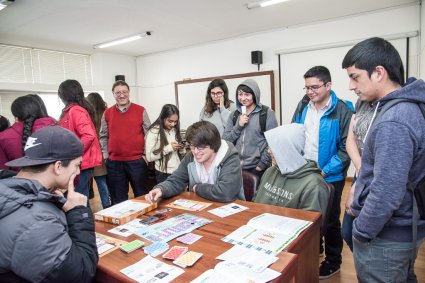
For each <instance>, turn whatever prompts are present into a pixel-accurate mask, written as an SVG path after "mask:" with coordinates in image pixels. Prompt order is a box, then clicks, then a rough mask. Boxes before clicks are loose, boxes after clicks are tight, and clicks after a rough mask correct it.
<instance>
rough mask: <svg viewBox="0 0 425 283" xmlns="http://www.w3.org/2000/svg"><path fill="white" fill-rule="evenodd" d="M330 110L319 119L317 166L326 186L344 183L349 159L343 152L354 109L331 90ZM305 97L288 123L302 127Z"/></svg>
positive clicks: (308, 100) (345, 151) (306, 102)
mask: <svg viewBox="0 0 425 283" xmlns="http://www.w3.org/2000/svg"><path fill="white" fill-rule="evenodd" d="M331 98H332V107H331V108H330V109H329V110H328V111H326V113H325V114H324V115H323V116H322V118H321V119H320V129H319V160H318V163H319V166H320V168H321V169H322V171H323V172H324V173H325V174H326V178H325V180H326V182H329V183H331V182H337V181H342V180H344V178H345V176H346V175H347V170H348V167H349V166H350V157H349V156H348V154H347V150H346V148H345V142H346V141H347V136H348V128H349V126H350V120H351V116H352V115H353V111H354V107H353V104H352V103H351V102H350V101H342V100H341V99H339V98H338V97H337V96H336V94H335V92H334V91H333V90H331ZM309 102H310V99H309V98H308V96H307V95H305V96H304V97H303V99H302V100H301V101H300V102H299V103H298V106H297V109H296V110H295V113H294V116H293V117H292V123H298V124H304V121H305V117H306V115H307V109H308V107H307V105H308V103H309Z"/></svg>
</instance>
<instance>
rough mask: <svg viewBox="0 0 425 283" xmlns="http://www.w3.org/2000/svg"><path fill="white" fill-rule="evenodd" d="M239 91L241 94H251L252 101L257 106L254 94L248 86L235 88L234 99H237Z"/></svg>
mask: <svg viewBox="0 0 425 283" xmlns="http://www.w3.org/2000/svg"><path fill="white" fill-rule="evenodd" d="M239 91H243V92H245V93H250V94H252V101H253V102H254V103H255V104H257V99H256V98H255V93H254V91H253V90H252V88H250V87H249V86H247V85H243V84H241V85H239V86H238V87H237V88H236V97H238V93H239Z"/></svg>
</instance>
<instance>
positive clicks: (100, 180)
mask: <svg viewBox="0 0 425 283" xmlns="http://www.w3.org/2000/svg"><path fill="white" fill-rule="evenodd" d="M94 180H95V181H96V185H97V189H98V191H99V195H100V201H101V202H102V207H103V208H107V207H110V206H111V200H110V198H109V191H108V185H107V184H106V175H103V176H94Z"/></svg>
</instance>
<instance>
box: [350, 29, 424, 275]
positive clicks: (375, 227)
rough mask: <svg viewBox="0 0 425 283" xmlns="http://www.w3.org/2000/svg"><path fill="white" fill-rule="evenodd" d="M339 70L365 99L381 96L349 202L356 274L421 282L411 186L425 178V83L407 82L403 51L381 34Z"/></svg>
mask: <svg viewBox="0 0 425 283" xmlns="http://www.w3.org/2000/svg"><path fill="white" fill-rule="evenodd" d="M342 67H343V68H344V69H346V70H347V74H348V76H349V78H350V83H349V88H350V90H353V91H354V92H355V93H356V94H357V95H358V96H359V98H360V99H361V100H362V101H376V106H375V111H376V113H377V114H376V116H374V117H373V118H372V122H371V123H372V126H371V127H370V128H369V129H368V131H367V133H366V139H365V142H364V148H363V152H362V163H361V168H360V174H359V177H358V179H357V182H356V190H355V192H354V200H353V204H352V205H351V211H352V212H353V214H354V216H355V217H356V218H355V219H354V222H353V257H354V265H355V267H356V273H357V279H358V281H359V282H368V283H369V282H417V278H416V275H415V272H414V266H415V260H416V256H417V253H418V250H419V247H420V245H421V244H422V243H423V239H424V237H425V221H424V220H423V219H417V217H416V214H417V210H416V209H415V205H414V203H415V202H414V200H413V198H415V196H414V195H413V192H412V188H416V186H417V185H418V184H419V183H420V182H421V181H422V182H423V181H424V180H425V171H424V164H425V120H424V115H423V113H422V111H421V109H420V107H419V106H420V105H419V104H420V103H421V104H424V103H425V96H424V93H425V83H424V81H423V80H416V79H414V78H411V79H409V80H408V83H407V84H406V85H404V67H403V62H402V60H401V57H400V54H399V53H398V52H397V49H395V47H394V46H393V45H392V44H391V43H390V42H388V41H386V40H385V39H382V38H377V37H374V38H369V39H366V40H364V41H361V42H360V43H358V44H356V45H355V46H354V47H353V48H351V49H350V50H349V51H348V53H347V54H346V55H345V57H344V60H343V61H342ZM400 99H401V100H404V101H400ZM406 100H407V101H406ZM397 101H398V102H400V103H396V104H393V105H392V106H391V107H389V108H387V107H388V105H391V104H392V103H393V102H397ZM381 107H382V108H381ZM385 108H387V109H386V110H384V109H385ZM412 214H413V215H414V216H412ZM415 222H416V224H414V223H415ZM414 225H417V227H416V228H417V229H416V230H417V231H416V233H414V232H413V229H412V228H413V227H414ZM412 226H413V227H412ZM415 237H416V239H415V240H414V238H415Z"/></svg>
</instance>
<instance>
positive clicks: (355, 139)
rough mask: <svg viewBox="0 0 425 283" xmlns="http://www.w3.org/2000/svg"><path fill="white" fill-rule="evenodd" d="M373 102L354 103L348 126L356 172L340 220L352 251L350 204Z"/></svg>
mask: <svg viewBox="0 0 425 283" xmlns="http://www.w3.org/2000/svg"><path fill="white" fill-rule="evenodd" d="M374 106H375V103H374V102H373V101H372V102H369V101H361V100H360V99H359V100H358V101H357V103H356V112H355V114H353V116H352V117H351V122H350V128H349V130H348V137H347V153H348V155H349V156H350V158H351V161H353V165H354V168H355V169H356V174H355V175H354V178H353V182H352V184H351V189H350V193H349V196H348V197H347V200H346V201H345V213H344V218H343V222H342V238H343V239H344V241H345V242H346V243H347V246H348V247H349V248H350V250H351V251H353V220H354V215H353V212H352V211H351V204H352V203H353V197H354V191H355V186H356V181H357V177H358V176H359V172H360V168H361V158H362V157H361V155H362V151H363V148H364V139H365V137H366V132H367V130H368V129H369V126H370V123H371V121H372V116H373V112H374V110H375V107H374Z"/></svg>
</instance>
